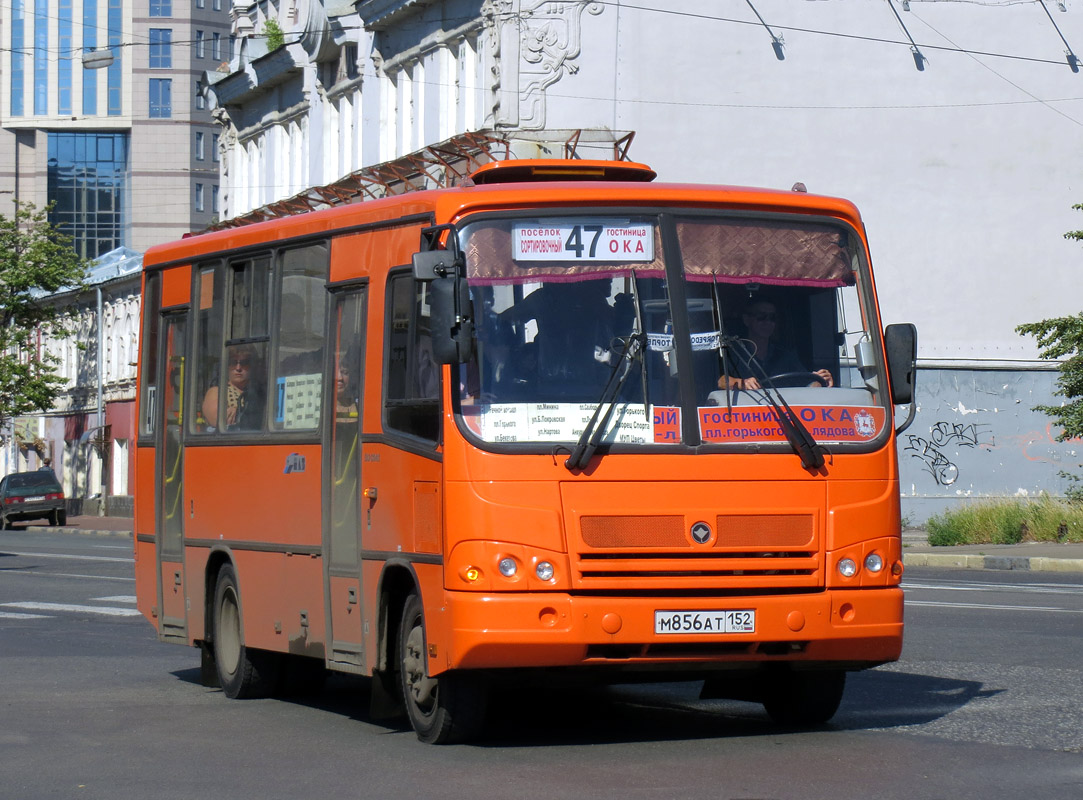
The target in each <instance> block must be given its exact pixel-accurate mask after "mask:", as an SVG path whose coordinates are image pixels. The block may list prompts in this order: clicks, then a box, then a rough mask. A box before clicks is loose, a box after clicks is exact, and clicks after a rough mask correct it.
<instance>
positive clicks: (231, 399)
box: [203, 345, 264, 431]
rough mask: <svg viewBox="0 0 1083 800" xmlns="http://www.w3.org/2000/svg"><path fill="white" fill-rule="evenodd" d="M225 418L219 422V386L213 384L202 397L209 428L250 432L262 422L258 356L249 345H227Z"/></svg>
mask: <svg viewBox="0 0 1083 800" xmlns="http://www.w3.org/2000/svg"><path fill="white" fill-rule="evenodd" d="M226 369H227V370H228V372H227V380H228V383H227V384H226V418H225V425H223V426H219V424H218V394H219V393H218V387H217V386H212V387H211V388H209V389H208V390H207V394H206V395H205V396H204V397H203V418H204V419H205V420H206V421H207V425H208V426H209V428H208V430H216V429H220V430H225V431H251V430H258V429H259V428H260V427H261V426H262V425H263V405H264V397H263V394H262V392H261V387H262V382H261V381H260V380H259V379H258V377H257V376H258V375H259V374H260V363H259V356H258V353H257V352H256V348H255V347H253V346H252V345H237V346H235V347H231V348H229V352H228V357H227V361H226Z"/></svg>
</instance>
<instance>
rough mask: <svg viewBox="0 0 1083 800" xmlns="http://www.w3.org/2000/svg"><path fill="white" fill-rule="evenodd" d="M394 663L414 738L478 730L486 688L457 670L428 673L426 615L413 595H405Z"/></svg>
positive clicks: (441, 739)
mask: <svg viewBox="0 0 1083 800" xmlns="http://www.w3.org/2000/svg"><path fill="white" fill-rule="evenodd" d="M398 662H399V679H400V680H401V681H402V694H403V700H404V702H405V704H406V714H407V716H408V717H409V718H410V724H411V725H412V726H413V728H414V731H415V732H416V733H417V738H418V739H420V740H421V741H422V742H425V743H426V744H452V743H455V742H465V741H468V740H470V739H473V738H474V737H475V736H477V735H478V734H479V733H480V732H481V729H482V727H483V725H484V722H485V706H486V700H487V692H486V690H485V687H484V686H483V685H482V683H481V681H480V680H479V678H478V676H476V675H471V674H468V673H457V672H445V673H443V674H441V675H438V676H436V677H435V678H433V677H430V676H429V670H428V649H427V647H426V642H425V615H424V612H423V610H422V608H421V598H419V597H418V596H417V594H411V595H410V596H409V597H408V598H407V599H406V605H405V606H404V607H403V610H402V624H401V625H400V626H399V641H398Z"/></svg>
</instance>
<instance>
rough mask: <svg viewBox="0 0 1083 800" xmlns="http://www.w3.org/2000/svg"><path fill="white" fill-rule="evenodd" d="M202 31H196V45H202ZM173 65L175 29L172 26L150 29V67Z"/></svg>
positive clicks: (167, 67)
mask: <svg viewBox="0 0 1083 800" xmlns="http://www.w3.org/2000/svg"><path fill="white" fill-rule="evenodd" d="M201 35H202V34H201V33H200V32H199V31H197V32H196V47H197V48H198V47H199V46H200V45H201V41H202V40H201V38H200V37H201ZM172 67H173V30H172V29H171V28H151V29H150V68H151V69H171V68H172Z"/></svg>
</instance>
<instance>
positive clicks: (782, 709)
mask: <svg viewBox="0 0 1083 800" xmlns="http://www.w3.org/2000/svg"><path fill="white" fill-rule="evenodd" d="M767 683H768V685H767V686H766V687H765V691H764V696H763V707H764V709H765V710H766V711H767V713H768V715H769V716H770V717H771V719H773V720H774V721H775V722H777V723H779V724H780V725H798V726H802V725H822V724H823V723H825V722H827V721H828V720H829V719H831V718H832V717H833V716H835V712H836V711H838V710H839V703H841V702H842V692H843V690H844V689H845V688H846V673H845V672H844V671H843V670H841V669H833V670H823V671H817V672H785V673H780V674H777V675H774V676H772V678H770V679H768V682H767Z"/></svg>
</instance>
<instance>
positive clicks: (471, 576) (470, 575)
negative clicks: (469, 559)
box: [463, 567, 481, 583]
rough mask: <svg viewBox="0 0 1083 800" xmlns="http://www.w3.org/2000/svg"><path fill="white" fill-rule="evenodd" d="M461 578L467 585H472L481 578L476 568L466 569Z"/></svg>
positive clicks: (479, 571)
mask: <svg viewBox="0 0 1083 800" xmlns="http://www.w3.org/2000/svg"><path fill="white" fill-rule="evenodd" d="M463 577H464V578H466V580H467V582H468V583H473V582H474V581H476V580H477V579H478V578H480V577H481V570H480V569H478V568H477V567H467V568H466V570H465V571H464V572H463Z"/></svg>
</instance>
